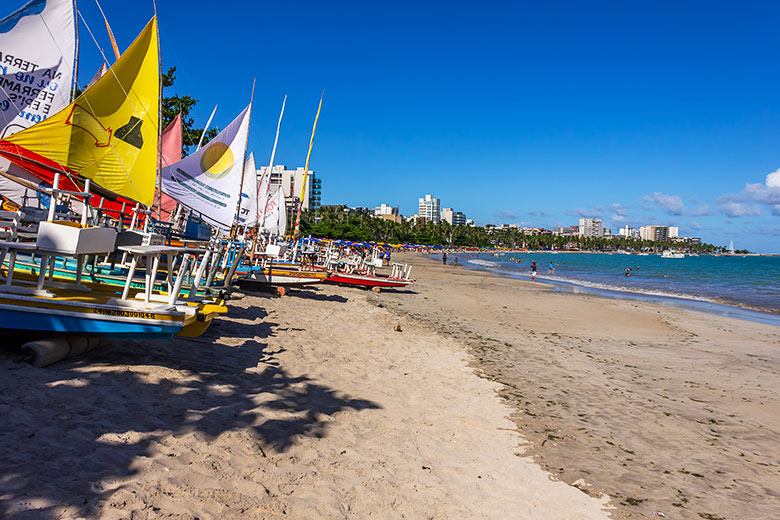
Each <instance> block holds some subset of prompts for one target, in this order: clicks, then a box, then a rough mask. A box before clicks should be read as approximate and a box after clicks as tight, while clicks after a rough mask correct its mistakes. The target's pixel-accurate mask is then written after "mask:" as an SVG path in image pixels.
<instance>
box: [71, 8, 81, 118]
mask: <svg viewBox="0 0 780 520" xmlns="http://www.w3.org/2000/svg"><path fill="white" fill-rule="evenodd" d="M73 25H74V26H75V27H76V53H75V54H74V56H73V84H72V85H71V86H70V101H71V103H72V102H73V100H74V99H76V89H77V88H78V84H79V82H78V75H79V6H78V4H77V3H76V0H73Z"/></svg>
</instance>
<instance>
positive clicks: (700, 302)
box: [428, 251, 780, 326]
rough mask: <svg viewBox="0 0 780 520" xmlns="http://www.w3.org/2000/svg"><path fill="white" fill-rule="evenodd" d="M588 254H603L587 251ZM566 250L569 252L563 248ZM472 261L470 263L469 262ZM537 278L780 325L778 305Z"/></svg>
mask: <svg viewBox="0 0 780 520" xmlns="http://www.w3.org/2000/svg"><path fill="white" fill-rule="evenodd" d="M587 253H591V254H604V253H595V252H592V251H587ZM566 254H569V252H566ZM428 256H429V258H430V259H431V260H433V261H434V262H435V261H437V260H439V259H440V256H438V255H436V254H431V255H428ZM741 256H780V255H769V254H765V255H741ZM480 260H482V261H487V262H491V263H492V261H490V260H489V259H480ZM461 264H462V266H463V267H465V268H466V269H469V270H473V271H480V272H485V273H488V274H491V275H493V276H499V277H504V278H512V279H516V280H525V281H530V280H531V277H530V275H525V274H522V273H517V272H510V271H507V270H503V271H491V270H490V269H489V268H487V267H486V266H484V265H480V264H475V263H474V261H473V260H471V261H470V262H469V261H466V262H461ZM470 264H474V265H470ZM536 278H537V280H539V281H540V282H543V283H547V284H550V285H552V286H554V287H555V288H556V289H560V290H563V291H569V292H571V291H572V290H573V291H574V292H587V293H589V294H591V295H594V296H602V297H606V298H626V299H635V300H637V301H642V302H647V303H656V304H666V305H672V306H676V307H679V308H685V309H689V310H694V311H698V312H706V313H709V314H715V315H718V316H723V317H733V318H739V319H744V320H748V321H755V322H758V323H764V324H767V325H776V326H780V308H770V307H760V306H755V305H749V304H746V303H741V302H735V301H728V300H725V299H722V298H717V297H709V296H700V295H693V294H683V293H670V292H667V291H663V290H640V289H636V288H628V287H620V286H616V285H604V284H598V283H592V282H587V281H583V280H576V279H563V278H560V277H557V278H550V277H548V276H546V275H544V274H539V275H537V277H536Z"/></svg>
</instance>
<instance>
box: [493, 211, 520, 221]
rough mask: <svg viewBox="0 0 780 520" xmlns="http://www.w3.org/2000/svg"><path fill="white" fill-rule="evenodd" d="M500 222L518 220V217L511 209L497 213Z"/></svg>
mask: <svg viewBox="0 0 780 520" xmlns="http://www.w3.org/2000/svg"><path fill="white" fill-rule="evenodd" d="M496 217H498V219H499V220H517V215H516V214H515V212H514V211H512V210H511V209H505V210H503V211H499V212H498V213H496Z"/></svg>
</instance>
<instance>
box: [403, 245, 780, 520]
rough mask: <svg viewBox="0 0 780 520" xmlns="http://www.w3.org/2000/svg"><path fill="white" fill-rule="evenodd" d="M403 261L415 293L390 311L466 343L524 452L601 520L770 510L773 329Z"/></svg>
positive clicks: (776, 419) (775, 509) (775, 438)
mask: <svg viewBox="0 0 780 520" xmlns="http://www.w3.org/2000/svg"><path fill="white" fill-rule="evenodd" d="M405 260H410V261H411V262H412V263H414V264H416V265H418V269H419V270H418V275H419V280H420V288H419V291H420V294H421V295H423V296H422V297H421V298H420V297H418V296H415V299H416V300H417V301H411V302H410V301H408V300H405V299H403V298H401V295H398V297H394V298H393V304H394V305H395V306H396V307H395V308H396V310H397V311H399V312H407V313H409V314H410V315H411V316H413V317H414V319H416V320H422V321H425V322H428V323H430V324H431V326H432V327H435V328H436V329H437V330H440V331H442V333H445V334H448V335H449V336H450V337H452V338H453V340H455V341H464V342H466V344H468V345H469V348H470V351H471V353H472V366H474V367H475V369H477V370H478V371H479V373H480V374H481V375H482V376H483V377H485V378H487V379H489V380H491V381H496V382H499V383H501V384H502V385H503V388H502V390H501V391H500V395H501V397H502V398H503V399H504V400H505V402H506V403H507V404H509V405H510V406H512V407H513V408H514V410H515V411H514V412H513V413H512V415H511V416H510V418H511V419H512V420H513V421H514V422H515V424H516V425H517V427H518V431H519V432H520V433H521V435H523V436H524V437H525V438H526V439H527V440H528V441H529V447H528V449H527V451H526V453H525V455H526V456H530V457H532V458H533V460H535V461H536V462H537V463H539V464H541V465H542V467H544V468H545V469H546V470H548V471H551V472H552V473H553V474H555V475H556V478H559V479H561V480H563V481H564V482H567V483H568V484H570V485H574V486H576V487H578V488H579V489H581V490H582V491H583V492H585V493H588V494H593V495H596V496H598V495H599V494H601V493H603V494H606V495H608V496H610V497H612V505H614V506H615V507H616V510H615V511H614V512H613V513H612V518H636V517H639V518H652V517H653V516H654V513H655V512H663V513H664V514H665V515H666V516H667V517H673V518H683V519H691V520H700V518H723V519H732V518H734V519H736V518H741V517H742V516H743V514H742V513H744V511H746V510H749V511H751V518H757V519H767V520H769V519H774V518H777V517H778V516H780V497H778V495H777V494H776V492H774V491H771V488H772V486H768V487H765V484H764V483H765V482H766V483H768V482H771V481H777V478H778V476H777V475H778V470H777V468H778V467H780V457H779V456H778V455H777V453H778V452H779V450H780V435H778V434H779V433H780V412H778V410H780V394H779V392H778V390H777V388H778V387H780V376H778V374H780V352H779V351H778V348H777V347H778V345H780V329H778V328H777V327H775V326H771V325H764V324H761V323H754V322H749V321H743V320H740V319H735V318H727V317H721V316H717V315H712V314H706V313H702V312H698V311H692V310H687V309H677V308H674V307H670V306H665V305H658V304H657V303H649V302H637V301H629V300H626V299H619V298H600V297H594V296H593V295H590V294H584V293H579V294H577V293H563V292H557V291H554V290H552V286H551V285H550V284H546V283H542V282H538V281H537V282H530V281H524V280H520V279H516V278H505V277H499V276H495V275H494V274H492V273H488V272H484V271H476V270H469V269H464V268H462V267H460V266H459V267H457V268H455V267H452V266H442V265H440V264H437V263H435V262H430V261H429V259H428V258H424V257H420V256H418V257H417V259H415V258H414V257H411V256H409V257H406V258H405ZM420 272H422V273H424V275H423V274H419V273H420Z"/></svg>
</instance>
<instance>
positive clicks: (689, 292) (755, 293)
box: [450, 252, 780, 321]
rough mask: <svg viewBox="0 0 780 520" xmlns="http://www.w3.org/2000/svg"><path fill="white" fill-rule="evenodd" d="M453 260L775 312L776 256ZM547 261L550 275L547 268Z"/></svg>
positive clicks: (779, 300)
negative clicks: (629, 274) (535, 268)
mask: <svg viewBox="0 0 780 520" xmlns="http://www.w3.org/2000/svg"><path fill="white" fill-rule="evenodd" d="M455 257H457V258H458V263H460V264H463V265H465V266H466V267H469V268H472V269H483V270H488V271H491V272H493V273H495V274H498V275H503V276H512V277H518V278H530V276H531V262H532V261H536V264H537V269H538V271H537V273H538V274H537V276H536V278H537V280H547V281H552V282H560V284H562V285H570V284H574V285H576V286H579V287H584V288H591V289H594V290H597V291H598V290H601V291H609V292H611V293H613V295H615V294H614V293H622V294H624V295H626V296H634V297H635V296H637V295H643V296H646V297H653V298H673V299H682V300H689V301H699V302H708V303H714V304H722V305H730V306H738V307H742V308H747V309H753V310H759V311H764V312H771V313H780V256H686V257H685V258H679V259H675V258H661V256H660V255H647V256H640V255H623V254H607V253H564V252H559V253H502V254H500V255H494V254H480V255H477V256H476V257H475V256H474V255H465V254H459V255H452V256H451V257H450V258H451V259H454V258H455ZM515 260H519V261H520V263H517V262H516V261H515ZM451 261H452V260H450V262H451ZM551 262H552V264H553V267H554V268H555V272H552V271H550V269H549V265H550V263H551ZM627 267H630V268H631V271H630V273H631V276H626V275H625V273H626V271H625V270H626V268H627ZM617 295H618V296H619V294H617ZM771 321H775V320H774V319H773V320H771Z"/></svg>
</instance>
